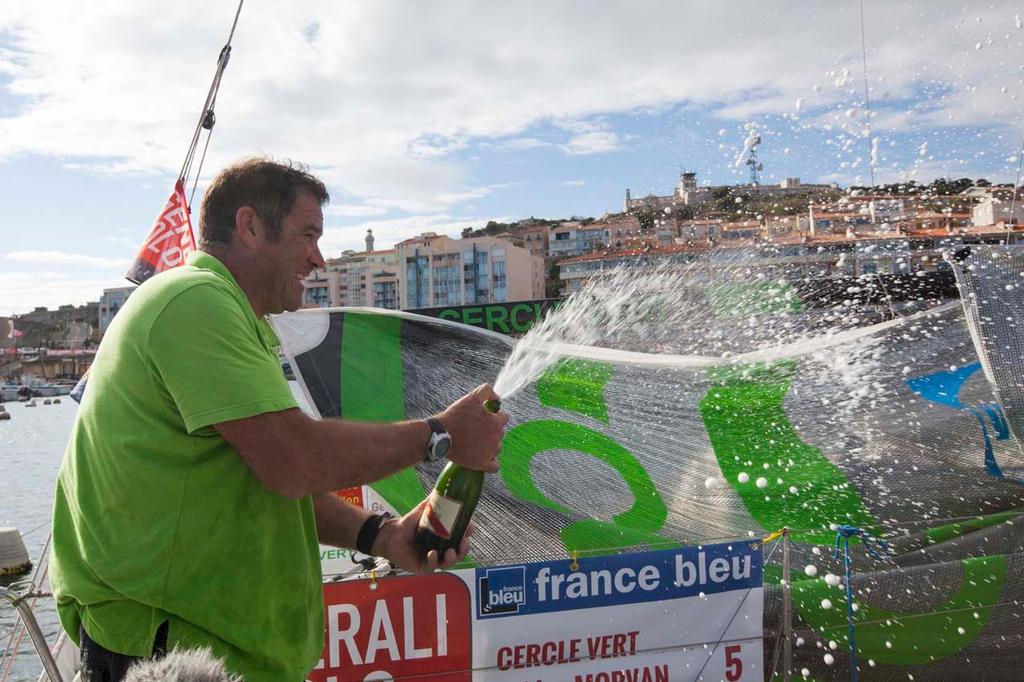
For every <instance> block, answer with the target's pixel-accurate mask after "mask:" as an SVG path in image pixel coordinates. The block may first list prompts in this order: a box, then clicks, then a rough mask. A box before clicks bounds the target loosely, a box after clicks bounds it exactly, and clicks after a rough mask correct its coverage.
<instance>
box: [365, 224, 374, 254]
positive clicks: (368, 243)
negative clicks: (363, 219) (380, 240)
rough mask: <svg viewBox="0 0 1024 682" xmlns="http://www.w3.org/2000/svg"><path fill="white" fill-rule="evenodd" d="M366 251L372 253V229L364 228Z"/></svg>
mask: <svg viewBox="0 0 1024 682" xmlns="http://www.w3.org/2000/svg"><path fill="white" fill-rule="evenodd" d="M366 252H367V253H373V230H369V229H368V230H366Z"/></svg>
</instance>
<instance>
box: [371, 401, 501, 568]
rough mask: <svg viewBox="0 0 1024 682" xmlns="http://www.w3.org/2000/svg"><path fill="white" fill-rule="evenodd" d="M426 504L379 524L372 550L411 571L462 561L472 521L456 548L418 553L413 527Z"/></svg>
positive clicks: (466, 548)
mask: <svg viewBox="0 0 1024 682" xmlns="http://www.w3.org/2000/svg"><path fill="white" fill-rule="evenodd" d="M471 395H472V394H471ZM492 416H493V415H492ZM426 505H427V501H426V500H423V501H422V502H420V503H419V504H418V505H416V507H415V508H414V509H413V510H412V511H410V512H409V513H408V514H406V515H405V516H403V517H402V518H400V519H394V520H391V521H387V522H386V523H385V524H384V526H383V527H382V528H381V530H380V535H378V536H377V540H376V541H375V542H374V543H373V553H374V554H375V555H376V556H382V557H384V558H385V559H387V560H388V561H390V562H391V563H392V564H394V565H395V566H397V567H399V568H401V569H404V570H406V571H411V572H413V573H432V572H434V571H436V570H437V569H439V568H441V569H443V568H451V567H452V566H454V565H455V564H457V563H459V562H460V561H462V558H463V557H465V556H466V553H467V552H469V538H470V536H471V535H473V533H474V532H475V530H476V526H475V525H474V524H473V523H472V522H470V524H469V527H468V528H467V529H466V534H465V535H464V536H463V537H462V542H461V543H460V544H459V551H457V552H456V551H455V550H454V549H449V550H447V551H446V552H445V553H444V556H443V557H439V556H438V555H437V551H436V550H433V549H432V550H430V551H429V552H427V556H426V557H421V556H420V555H419V552H418V551H417V549H416V527H417V526H418V525H419V522H420V516H422V515H423V508H424V507H426Z"/></svg>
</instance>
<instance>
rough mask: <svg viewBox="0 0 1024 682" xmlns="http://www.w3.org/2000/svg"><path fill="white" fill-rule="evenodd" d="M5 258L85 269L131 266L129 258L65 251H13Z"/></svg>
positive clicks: (5, 255)
mask: <svg viewBox="0 0 1024 682" xmlns="http://www.w3.org/2000/svg"><path fill="white" fill-rule="evenodd" d="M3 256H4V257H5V258H9V259H11V260H15V261H19V262H22V263H39V264H43V265H57V264H60V265H73V266H77V267H85V268H124V269H125V270H127V269H128V266H129V265H131V259H129V258H102V257H99V256H86V255H84V254H80V253H65V252H63V251H11V252H8V253H5V254H3Z"/></svg>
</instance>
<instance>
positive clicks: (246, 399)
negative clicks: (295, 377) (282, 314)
mask: <svg viewBox="0 0 1024 682" xmlns="http://www.w3.org/2000/svg"><path fill="white" fill-rule="evenodd" d="M147 350H148V355H149V357H150V358H151V359H152V362H153V364H154V368H155V371H156V373H157V374H158V375H159V377H160V378H161V380H162V382H163V384H164V386H166V388H167V391H168V393H169V394H170V397H171V399H172V400H173V401H174V403H175V404H176V405H177V407H178V411H179V413H180V414H181V418H182V420H183V421H184V423H185V428H186V429H187V430H188V432H189V433H195V432H196V431H198V430H199V429H202V428H204V427H207V426H211V425H213V424H219V423H221V422H226V421H232V420H234V419H244V418H246V417H252V416H254V415H257V414H262V413H264V412H279V411H281V410H287V409H291V408H297V407H298V404H297V403H296V401H295V397H294V396H293V395H292V392H291V389H290V388H289V387H288V382H287V380H286V379H285V377H284V373H283V372H282V371H281V365H280V363H279V361H278V358H277V353H276V351H275V349H274V348H272V347H271V346H270V345H269V343H268V341H266V340H264V339H263V338H261V336H260V330H259V328H258V326H257V322H256V320H255V318H254V317H253V316H252V315H250V314H247V311H245V310H244V309H242V308H241V307H240V304H239V302H238V300H237V299H236V298H235V297H234V296H233V295H232V294H231V293H230V292H229V291H225V290H223V289H221V287H220V285H218V284H214V283H208V284H199V285H196V286H193V287H191V288H189V289H187V290H185V291H183V292H181V293H180V294H178V295H177V296H176V297H175V298H174V299H173V300H171V301H170V302H169V303H168V304H167V305H166V306H165V308H164V309H163V311H161V313H160V314H159V316H158V317H157V319H156V320H155V321H154V323H153V326H152V328H151V331H150V336H149V340H148V348H147Z"/></svg>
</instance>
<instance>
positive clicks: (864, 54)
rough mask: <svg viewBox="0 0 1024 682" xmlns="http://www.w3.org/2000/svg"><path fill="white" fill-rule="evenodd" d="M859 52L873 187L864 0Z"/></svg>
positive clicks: (873, 183) (861, 12)
mask: <svg viewBox="0 0 1024 682" xmlns="http://www.w3.org/2000/svg"><path fill="white" fill-rule="evenodd" d="M860 54H861V59H862V60H863V64H864V116H865V117H866V118H867V125H868V171H869V172H870V173H871V188H872V191H874V187H875V160H874V155H873V154H872V153H871V151H872V141H871V100H869V99H868V46H867V40H866V39H865V38H864V0H860Z"/></svg>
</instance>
